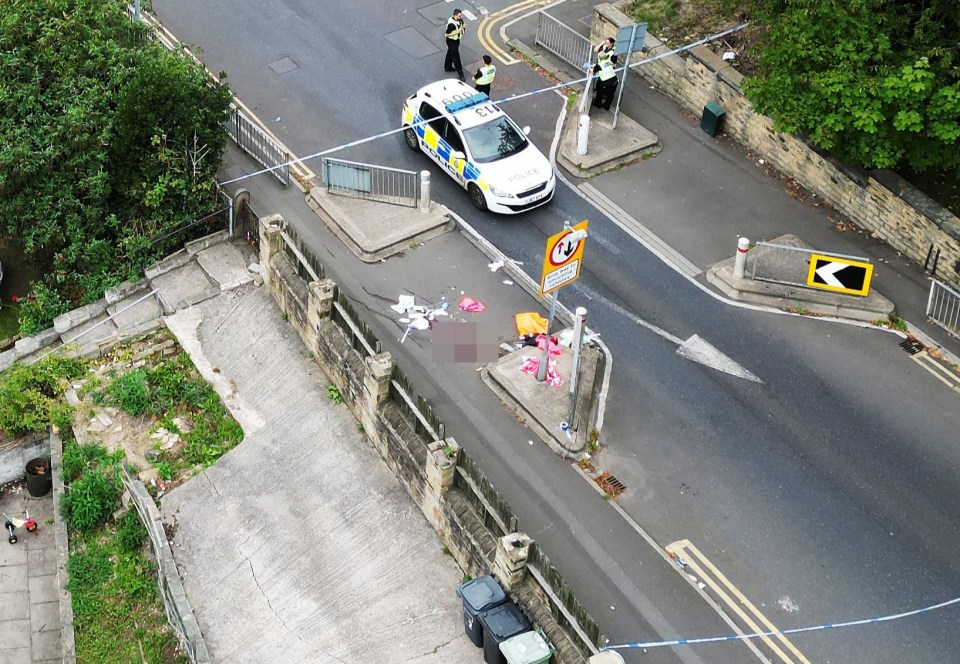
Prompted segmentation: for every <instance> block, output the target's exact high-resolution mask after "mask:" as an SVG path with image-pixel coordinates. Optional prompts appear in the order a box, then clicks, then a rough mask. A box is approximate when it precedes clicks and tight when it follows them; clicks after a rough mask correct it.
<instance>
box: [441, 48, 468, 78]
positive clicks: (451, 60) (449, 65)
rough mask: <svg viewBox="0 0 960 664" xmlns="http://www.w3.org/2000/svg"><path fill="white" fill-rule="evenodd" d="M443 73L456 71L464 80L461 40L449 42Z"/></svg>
mask: <svg viewBox="0 0 960 664" xmlns="http://www.w3.org/2000/svg"><path fill="white" fill-rule="evenodd" d="M443 71H455V72H457V76H459V77H460V80H461V81H462V80H463V65H462V64H461V63H460V40H459V39H448V40H447V57H446V59H444V61H443Z"/></svg>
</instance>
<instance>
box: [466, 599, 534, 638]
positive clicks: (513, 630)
mask: <svg viewBox="0 0 960 664" xmlns="http://www.w3.org/2000/svg"><path fill="white" fill-rule="evenodd" d="M479 617H480V623H481V624H482V625H483V627H484V629H486V631H487V633H488V634H490V636H492V637H493V638H494V639H496V640H497V641H503V640H505V639H509V638H510V637H511V636H514V635H516V634H519V633H520V632H527V631H529V630H530V621H529V620H527V617H526V616H525V615H523V612H521V611H520V607H518V606H517V605H516V604H514V603H513V602H507V603H506V604H501V605H500V606H496V607H494V608H492V609H487V610H486V611H484V612H483V613H481V614H480V616H479Z"/></svg>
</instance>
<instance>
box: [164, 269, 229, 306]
mask: <svg viewBox="0 0 960 664" xmlns="http://www.w3.org/2000/svg"><path fill="white" fill-rule="evenodd" d="M150 283H151V284H152V285H153V287H154V288H156V289H158V290H159V293H158V296H159V297H160V302H161V304H162V305H163V310H164V311H165V312H168V313H173V312H174V311H176V310H177V309H180V308H182V307H183V306H184V305H185V304H187V303H190V302H193V301H196V300H197V299H198V298H203V297H204V295H205V294H207V293H209V294H211V295H213V294H216V293H218V292H219V285H215V284H213V283H212V282H211V281H210V278H209V277H208V276H207V273H206V272H205V271H204V270H203V268H202V267H200V266H199V265H198V264H197V262H196V261H189V262H187V263H185V264H184V265H182V266H180V267H179V268H177V269H176V270H172V271H170V272H166V273H164V274H161V275H159V276H157V277H154V278H153V279H151V280H150Z"/></svg>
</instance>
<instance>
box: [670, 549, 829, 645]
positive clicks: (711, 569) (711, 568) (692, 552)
mask: <svg viewBox="0 0 960 664" xmlns="http://www.w3.org/2000/svg"><path fill="white" fill-rule="evenodd" d="M666 550H667V551H668V552H670V553H672V554H673V555H675V556H677V557H678V558H682V559H683V561H684V562H685V563H686V568H687V569H688V570H690V572H692V573H693V574H695V575H696V576H697V577H698V578H699V580H700V581H701V582H703V583H704V584H706V585H707V586H709V587H710V588H711V589H712V590H713V591H714V592H715V593H716V595H717V597H718V599H719V600H720V601H722V602H723V603H724V604H726V605H727V606H728V607H730V609H731V610H733V612H734V613H736V614H737V615H738V616H739V617H740V619H741V620H743V622H744V623H745V624H746V625H747V628H748V629H749V630H750V631H752V632H775V631H778V630H777V628H776V626H774V624H773V623H772V622H770V620H768V619H767V617H766V616H764V615H763V614H762V613H760V610H759V609H758V608H757V607H756V606H754V605H753V603H752V602H750V600H748V599H747V598H746V596H745V595H744V594H743V593H741V592H740V591H739V590H738V589H737V587H736V586H734V585H733V584H732V583H731V582H730V580H729V579H728V578H727V577H726V576H724V575H723V573H722V572H721V571H720V570H719V569H717V567H716V566H715V565H714V564H713V563H711V562H710V561H709V560H708V559H707V557H706V556H705V555H703V553H701V552H700V550H699V549H697V547H695V546H694V545H693V543H692V542H690V540H680V541H678V542H674V543H672V544H668V545H667V547H666ZM731 595H732V596H731ZM748 612H749V613H748ZM751 614H752V615H751ZM758 623H759V624H758ZM761 625H762V627H761ZM773 638H776V639H777V640H778V641H779V644H778V643H777V642H775V641H774V640H773ZM773 638H771V637H769V636H761V637H760V640H761V641H763V642H764V643H765V644H767V646H768V647H769V648H770V649H771V650H772V651H773V652H774V653H775V654H776V655H777V657H779V658H780V659H781V660H782V661H783V662H785V663H786V664H796V663H798V662H799V663H800V664H810V661H809V660H808V659H807V658H806V657H804V656H803V653H801V652H800V651H799V650H798V649H797V648H796V646H794V645H793V643H791V642H790V640H789V639H788V638H787V637H786V636H784V635H783V634H777V635H775V636H774V637H773ZM781 646H783V648H781ZM784 649H786V650H789V651H790V652H791V653H792V656H791V655H788V654H787V653H786V652H784Z"/></svg>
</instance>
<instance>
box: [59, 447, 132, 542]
mask: <svg viewBox="0 0 960 664" xmlns="http://www.w3.org/2000/svg"><path fill="white" fill-rule="evenodd" d="M119 497H120V487H119V480H118V478H117V469H116V465H115V464H110V463H104V464H101V465H100V466H98V467H97V468H93V469H88V470H86V471H84V473H83V474H82V475H81V476H80V479H78V480H77V481H75V482H73V483H72V484H71V485H70V486H69V488H68V490H67V493H66V494H65V495H64V496H63V502H62V505H63V509H64V513H65V514H66V519H67V525H68V526H69V527H70V528H71V529H72V530H76V531H79V532H89V531H91V530H93V529H94V528H96V527H98V526H99V525H101V524H102V523H103V522H104V521H105V520H106V518H107V517H108V516H110V514H111V513H112V512H113V510H114V509H116V505H117V499H118V498H119Z"/></svg>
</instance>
